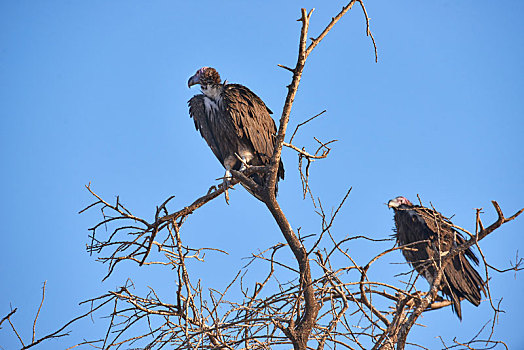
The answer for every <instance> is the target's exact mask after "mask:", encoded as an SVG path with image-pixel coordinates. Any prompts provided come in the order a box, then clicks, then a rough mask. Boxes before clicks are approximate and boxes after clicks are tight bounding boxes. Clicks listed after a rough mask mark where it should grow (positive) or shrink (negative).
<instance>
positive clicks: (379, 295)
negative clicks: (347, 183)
mask: <svg viewBox="0 0 524 350" xmlns="http://www.w3.org/2000/svg"><path fill="white" fill-rule="evenodd" d="M354 5H358V6H360V8H361V10H362V11H363V13H364V16H365V19H366V23H365V24H366V35H367V36H369V37H370V38H371V40H372V44H373V47H374V51H375V60H376V59H377V48H376V45H375V41H374V38H373V35H372V34H371V31H370V27H369V18H368V14H367V12H366V9H365V7H364V3H363V1H362V0H353V1H350V2H349V3H348V4H347V5H346V6H344V7H343V8H342V9H341V11H340V12H339V13H338V14H337V15H336V16H335V17H333V18H332V20H331V21H330V22H329V23H328V24H327V25H326V27H325V28H324V30H323V31H322V32H321V33H320V34H318V35H317V36H316V37H314V38H311V39H310V41H309V42H308V30H309V23H310V19H311V17H312V13H313V10H311V11H309V12H308V11H307V10H306V9H302V10H301V18H300V23H301V32H300V37H299V52H298V58H297V62H296V64H295V66H294V67H293V68H290V67H288V66H285V65H279V66H280V67H282V68H284V69H286V70H288V71H289V72H291V73H292V78H291V83H290V84H289V85H288V92H287V96H286V99H285V104H284V107H283V110H282V114H281V117H280V123H279V129H278V134H277V141H276V147H275V151H274V153H273V155H272V158H271V163H270V165H268V166H256V167H255V166H250V167H248V168H247V169H246V170H245V171H244V172H239V171H234V170H233V171H232V175H233V177H234V179H233V181H232V185H235V184H238V183H239V182H240V183H242V184H243V185H244V186H245V187H247V188H249V189H250V191H251V192H253V193H255V194H256V195H257V196H258V197H259V198H261V200H262V201H263V202H264V204H265V206H266V207H267V209H268V210H269V212H270V213H271V215H272V216H273V219H274V220H275V222H276V224H277V225H278V227H279V229H280V232H281V233H282V235H283V236H284V242H277V243H275V245H273V246H271V247H269V248H267V249H266V250H264V251H262V252H259V253H256V254H252V256H251V258H250V261H249V264H248V266H247V267H246V269H244V270H242V271H240V272H239V273H238V274H237V275H236V277H235V278H234V279H233V280H232V281H231V283H229V285H228V286H227V287H226V288H225V289H224V290H220V291H217V290H213V289H210V290H205V289H204V288H203V287H202V283H201V280H199V279H195V278H193V277H192V276H191V274H190V269H189V268H188V263H189V262H190V261H192V260H199V261H204V258H205V254H206V253H207V252H220V250H219V249H214V248H198V247H189V246H187V245H186V244H184V243H183V241H182V238H181V234H180V231H181V229H182V227H183V224H184V223H185V222H186V220H188V218H189V215H190V214H194V213H195V212H196V211H197V210H198V209H199V208H200V207H202V206H204V205H206V204H207V203H209V202H210V201H212V200H214V199H216V198H217V197H219V196H220V195H221V194H222V193H223V192H224V190H223V189H222V188H218V189H217V188H214V187H212V188H211V189H210V190H209V191H208V192H207V193H206V194H205V195H203V196H201V197H199V198H198V199H196V200H195V201H194V202H192V203H190V204H188V205H186V206H183V207H182V208H180V209H178V210H175V211H172V210H171V209H170V208H169V207H170V205H171V200H172V199H173V197H169V198H167V199H166V200H165V201H164V202H163V203H162V204H160V205H159V206H158V207H156V210H155V217H154V221H148V220H145V219H143V218H141V217H139V216H136V215H134V214H133V212H132V211H131V210H130V209H128V208H126V207H125V206H124V204H123V203H122V202H121V201H120V198H119V197H117V198H116V202H115V203H110V202H109V201H106V200H105V199H103V197H102V196H99V195H98V194H97V193H95V192H94V191H93V189H92V188H91V186H90V185H88V186H86V188H87V190H88V191H89V192H90V194H91V195H92V196H93V198H94V201H93V203H92V204H91V205H89V206H88V207H87V208H85V209H84V210H82V211H81V212H84V211H86V210H88V209H92V208H99V209H100V210H101V212H102V214H103V218H102V220H101V221H100V222H98V223H97V224H96V225H95V226H94V227H93V228H91V229H90V231H91V233H90V243H89V245H88V251H89V252H90V253H95V254H98V255H99V257H98V260H99V261H101V262H104V263H107V264H108V273H107V275H106V276H105V278H107V277H109V276H110V275H111V274H112V273H113V272H114V271H115V269H116V267H117V266H118V264H119V263H120V262H123V261H128V262H129V261H131V262H135V263H136V264H137V265H138V266H142V267H144V266H147V265H163V266H165V267H166V268H169V269H172V270H173V271H174V274H175V275H176V277H175V279H176V293H174V296H173V297H172V299H171V300H169V301H167V300H164V298H161V297H160V296H159V295H158V294H157V292H156V291H155V290H154V289H152V288H151V289H150V291H149V293H147V294H146V295H143V296H140V295H136V294H134V291H133V287H134V285H133V282H132V281H128V282H127V283H126V284H125V285H123V286H121V287H120V288H118V289H117V290H115V291H109V292H107V293H106V294H104V295H101V296H98V297H95V298H92V299H90V300H87V301H85V302H84V303H85V304H88V305H91V309H90V310H89V311H88V312H87V313H86V314H84V315H81V316H79V317H78V318H76V319H74V320H71V321H70V322H68V323H66V324H65V325H64V326H63V327H61V328H60V329H58V330H57V331H56V332H54V333H51V334H49V335H47V336H45V337H42V338H40V339H35V335H34V334H35V332H34V329H35V327H36V323H37V319H38V313H37V315H36V317H35V322H34V325H33V337H32V339H31V340H30V341H27V342H24V341H23V340H22V338H21V337H20V336H19V335H18V332H17V331H16V328H15V326H14V325H13V323H12V322H11V317H12V316H13V315H14V314H15V312H16V309H14V310H13V311H11V312H10V313H9V314H8V315H6V316H5V317H4V318H3V319H2V321H1V322H0V325H1V324H2V323H3V322H4V321H6V320H7V321H8V323H9V324H10V325H11V328H12V330H13V332H14V333H16V335H17V336H18V338H19V340H20V343H21V344H22V348H23V349H27V348H31V347H33V346H35V345H37V344H39V343H41V342H42V341H44V340H47V339H51V338H57V337H61V336H63V335H65V334H67V332H65V330H66V329H67V328H68V327H69V325H70V324H71V323H72V322H75V321H76V320H78V319H81V318H83V317H87V316H89V315H95V314H97V315H98V314H99V313H103V314H104V315H106V316H107V320H108V321H107V322H108V326H107V332H106V333H105V334H104V335H103V336H102V337H100V338H99V339H94V340H86V341H85V342H82V343H80V344H77V345H75V346H78V345H90V346H91V347H94V348H100V349H111V348H120V347H122V346H125V347H126V348H129V347H137V348H144V349H161V348H177V349H217V348H218V349H269V348H273V347H276V346H279V345H286V346H287V347H289V346H293V348H294V349H296V350H305V349H313V348H315V349H318V350H321V349H324V348H325V347H331V348H336V347H337V346H342V347H345V348H348V349H370V348H372V349H393V348H396V349H404V348H405V346H406V344H408V342H407V337H408V334H409V333H410V331H411V330H412V329H413V326H414V325H415V323H416V322H417V319H418V318H419V317H420V315H421V314H422V313H424V312H429V311H431V310H435V309H439V308H442V307H446V306H449V305H450V302H449V301H447V300H443V299H442V298H440V297H439V296H438V292H439V290H438V286H439V285H440V280H441V278H442V274H443V269H444V267H445V266H446V264H447V263H449V262H450V261H451V259H452V258H453V257H454V256H455V255H456V254H459V253H460V252H463V251H465V250H466V249H468V248H469V247H471V246H473V245H475V246H477V248H478V249H479V251H480V252H481V255H482V259H483V261H484V265H485V267H486V268H485V277H486V281H488V282H487V284H486V287H487V290H488V293H489V280H490V278H489V276H488V271H489V269H490V268H491V266H490V265H489V264H488V263H487V261H486V259H485V257H484V255H483V254H482V251H481V250H480V247H479V245H478V243H479V242H480V241H481V240H482V239H484V238H485V237H486V236H487V235H489V234H491V233H493V232H494V231H495V230H497V229H498V228H499V227H501V226H502V225H503V224H505V223H507V222H508V221H511V220H513V219H515V218H516V217H517V216H518V215H520V214H521V213H522V211H524V209H522V210H520V211H519V212H517V213H515V214H514V215H512V216H510V217H509V218H506V217H505V216H504V214H503V212H502V210H501V209H500V207H499V205H498V204H497V202H493V206H494V208H495V210H496V212H497V214H498V219H497V220H496V221H495V222H493V223H492V224H491V225H489V226H488V227H484V226H483V225H482V221H481V217H480V209H478V210H477V211H476V217H475V223H476V230H475V232H474V233H471V232H469V231H467V230H465V229H462V228H460V227H456V228H457V229H459V230H461V231H462V232H465V233H466V234H467V235H469V240H467V241H466V242H465V243H464V244H462V245H459V246H457V247H455V248H454V249H453V250H452V251H450V252H449V254H447V255H446V256H445V257H443V258H442V261H441V264H440V265H439V270H438V272H437V274H436V276H435V278H434V280H433V281H432V284H431V285H430V287H429V289H428V290H427V291H426V292H424V293H422V292H420V291H418V290H416V288H415V282H416V280H417V274H416V272H414V271H410V272H409V273H408V274H407V275H408V276H410V280H409V282H408V283H406V286H405V288H398V287H395V286H394V285H391V284H388V283H384V282H380V281H374V280H373V279H372V278H371V276H370V275H369V270H370V267H371V266H372V265H373V264H376V263H378V262H379V261H381V259H382V258H383V257H384V256H386V255H387V254H390V253H391V252H394V251H396V250H399V249H404V248H406V247H405V246H404V247H392V248H390V249H386V250H384V251H382V252H380V253H379V254H377V255H376V256H374V257H372V258H371V259H370V260H369V261H366V262H365V263H364V264H363V263H359V262H357V261H356V260H355V259H354V258H353V257H352V256H351V255H350V254H349V250H348V247H349V246H350V245H351V244H352V242H354V241H355V240H365V241H370V242H376V241H386V242H390V241H391V239H382V240H377V239H373V238H370V237H366V236H351V237H345V238H342V239H341V238H337V236H336V235H335V234H333V233H332V231H331V228H332V226H333V223H334V220H335V218H336V216H337V214H338V213H339V212H340V210H341V209H342V206H343V205H344V203H345V202H346V201H347V200H348V198H349V195H350V193H351V189H349V190H348V191H347V192H346V193H345V196H344V197H343V199H342V200H341V202H340V204H339V205H338V207H337V208H336V209H335V210H334V211H332V212H331V213H326V212H325V211H324V208H323V206H322V202H321V201H319V200H318V201H317V200H315V199H314V196H313V195H312V194H311V190H310V187H309V168H310V165H311V163H312V161H313V160H316V159H323V158H326V157H327V156H328V155H329V152H330V149H331V148H330V147H331V144H332V143H333V142H334V141H335V140H331V141H328V142H323V141H320V140H318V139H315V140H316V141H317V142H318V147H317V149H316V150H315V151H314V152H308V151H307V150H306V149H305V147H300V146H296V145H295V144H293V139H294V136H295V135H296V133H297V131H298V130H299V128H300V127H301V126H303V125H305V124H307V123H308V122H310V121H311V120H313V119H314V118H317V117H319V116H321V115H322V114H323V113H324V112H322V113H320V114H318V115H315V116H314V117H311V118H309V119H307V120H306V121H305V122H304V123H300V124H298V126H297V128H296V129H295V131H294V132H293V134H292V135H291V137H290V138H289V141H287V142H286V141H285V140H286V132H287V126H288V123H289V118H290V113H291V108H292V106H293V101H294V98H295V95H296V93H297V91H298V87H299V84H300V80H301V77H302V72H303V69H304V67H305V64H306V61H307V58H308V57H309V55H310V54H311V53H312V51H313V50H314V49H315V47H316V46H317V45H318V43H320V42H321V41H322V40H323V39H324V38H325V36H326V35H327V34H328V33H329V31H330V30H331V29H332V28H333V26H335V25H336V23H337V22H338V21H339V20H340V19H341V18H342V17H343V16H344V15H345V14H346V13H347V12H348V11H350V10H351V9H352V8H353V6H354ZM284 147H287V148H289V149H291V150H292V151H294V152H296V153H297V156H298V167H299V171H300V175H301V180H302V189H303V194H304V197H306V196H307V195H308V194H309V195H310V196H311V199H312V201H313V204H314V205H315V207H316V208H317V212H318V214H319V216H320V221H321V230H320V231H319V232H318V233H317V234H316V235H314V236H306V237H300V235H298V234H297V232H295V231H294V230H293V228H292V227H291V225H290V223H289V221H288V219H287V218H286V215H285V213H284V211H283V210H282V208H281V207H280V205H279V203H278V201H277V199H276V197H275V192H274V190H273V189H274V188H275V182H276V180H277V170H278V164H279V161H280V157H281V153H282V150H283V148H284ZM256 172H258V173H262V174H265V176H268V177H269V179H270V180H269V181H268V182H267V184H266V185H265V186H261V185H257V184H256V183H255V182H254V181H253V180H251V179H250V178H249V175H251V174H253V173H256ZM194 217H195V216H193V218H194ZM286 249H290V250H291V252H292V254H293V257H294V261H293V264H289V263H285V262H284V259H281V256H282V252H283V250H286ZM520 263H521V261H520V260H519V259H517V261H516V262H515V266H513V267H512V268H511V269H509V270H515V271H517V270H520ZM255 264H259V265H262V266H265V268H266V269H267V270H266V271H267V272H266V273H265V274H264V275H261V276H257V278H256V280H257V282H255V283H254V285H249V284H248V283H246V282H245V279H246V274H248V273H249V268H250V267H251V266H254V265H255ZM499 272H504V271H499ZM288 276H291V277H288ZM105 278H104V279H105ZM233 288H237V289H238V290H239V291H240V292H241V295H242V298H240V299H234V298H233V299H232V298H230V297H229V296H228V292H229V291H230V290H231V289H233ZM44 295H45V285H44V294H43V296H42V303H43V301H44ZM489 302H490V303H491V305H492V307H493V311H494V314H495V317H494V319H495V318H496V315H497V313H498V312H499V309H498V306H495V304H494V303H493V301H492V299H491V295H489ZM110 306H112V308H110V309H109V310H110V311H107V312H106V311H104V310H107V309H108V308H109V307H110ZM40 307H41V305H40ZM39 310H40V309H39ZM139 324H143V325H145V328H144V329H147V331H145V332H136V331H135V328H134V327H135V326H136V325H139ZM493 327H494V323H493V325H492V327H491V333H489V335H488V336H487V338H486V339H480V337H481V333H480V332H479V334H477V335H474V336H473V338H472V339H471V340H469V341H467V342H465V343H461V342H459V341H458V340H456V339H455V340H454V341H453V344H445V343H444V340H443V346H444V348H446V349H452V348H456V347H457V346H463V347H467V348H468V349H474V348H476V346H477V345H479V346H482V347H483V348H492V347H496V346H498V345H500V346H505V344H504V343H503V342H502V341H497V340H493V339H492V334H493ZM487 331H488V332H489V329H487ZM418 346H419V347H420V348H425V347H424V345H423V344H419V345H418ZM73 347H74V346H73ZM506 348H507V347H506Z"/></svg>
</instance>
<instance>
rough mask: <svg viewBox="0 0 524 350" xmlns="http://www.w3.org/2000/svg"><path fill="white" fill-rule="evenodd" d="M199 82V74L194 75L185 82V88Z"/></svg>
mask: <svg viewBox="0 0 524 350" xmlns="http://www.w3.org/2000/svg"><path fill="white" fill-rule="evenodd" d="M199 82H200V74H198V73H197V74H195V75H193V76H192V77H191V78H189V80H188V81H187V87H188V88H190V87H191V86H193V85H196V84H198V83H199Z"/></svg>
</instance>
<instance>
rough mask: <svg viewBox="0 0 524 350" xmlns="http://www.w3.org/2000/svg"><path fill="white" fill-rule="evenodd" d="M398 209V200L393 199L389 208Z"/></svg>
mask: <svg viewBox="0 0 524 350" xmlns="http://www.w3.org/2000/svg"><path fill="white" fill-rule="evenodd" d="M396 207H398V202H397V200H396V199H391V200H390V201H389V202H388V208H396Z"/></svg>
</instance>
